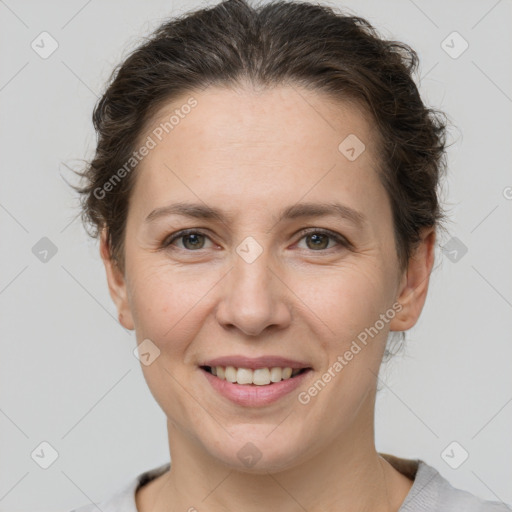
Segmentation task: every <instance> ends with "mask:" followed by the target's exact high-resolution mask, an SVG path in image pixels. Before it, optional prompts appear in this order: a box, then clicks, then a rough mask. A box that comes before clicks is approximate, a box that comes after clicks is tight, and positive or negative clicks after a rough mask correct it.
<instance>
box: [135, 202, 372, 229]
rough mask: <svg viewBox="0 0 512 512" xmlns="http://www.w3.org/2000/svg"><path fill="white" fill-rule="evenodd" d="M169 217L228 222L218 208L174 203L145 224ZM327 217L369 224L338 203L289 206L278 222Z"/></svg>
mask: <svg viewBox="0 0 512 512" xmlns="http://www.w3.org/2000/svg"><path fill="white" fill-rule="evenodd" d="M168 215H181V216H184V217H191V218H194V219H212V220H218V221H220V222H223V223H225V222H226V221H227V220H228V218H227V215H226V214H225V213H223V212H222V211H221V210H219V209H217V208H212V207H210V206H207V205H204V204H194V203H173V204H170V205H167V206H162V207H160V208H156V209H155V210H153V211H152V212H151V213H150V214H149V215H148V216H147V217H146V219H145V221H144V222H145V223H149V222H152V221H154V220H156V219H158V218H161V217H165V216H168ZM326 216H333V217H340V218H342V219H345V220H348V221H350V222H351V223H352V224H354V225H355V226H356V227H357V228H359V229H363V228H364V227H365V225H366V223H367V218H366V217H365V216H364V215H363V214H362V213H361V212H359V211H357V210H354V209H353V208H350V207H349V206H346V205H343V204H340V203H336V202H331V203H297V204H294V205H291V206H288V207H287V208H285V209H284V210H282V211H281V212H280V213H279V216H278V219H277V222H281V221H282V220H285V219H298V218H302V217H326Z"/></svg>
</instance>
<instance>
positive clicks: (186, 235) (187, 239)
mask: <svg viewBox="0 0 512 512" xmlns="http://www.w3.org/2000/svg"><path fill="white" fill-rule="evenodd" d="M175 240H182V241H183V247H179V248H180V249H184V250H187V251H194V250H199V249H205V246H204V244H205V240H209V238H208V236H207V235H205V234H204V233H201V232H200V231H196V230H192V229H185V230H183V231H178V232H177V233H174V234H173V235H171V237H170V238H167V239H166V240H165V241H164V243H163V244H162V246H163V247H168V246H170V245H172V244H173V242H174V241H175Z"/></svg>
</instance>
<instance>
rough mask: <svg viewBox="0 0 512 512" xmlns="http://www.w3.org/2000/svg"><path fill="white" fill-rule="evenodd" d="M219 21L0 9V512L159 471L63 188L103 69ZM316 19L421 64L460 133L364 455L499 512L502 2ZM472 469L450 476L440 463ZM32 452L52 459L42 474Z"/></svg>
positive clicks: (154, 408) (146, 406)
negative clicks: (430, 257) (168, 27)
mask: <svg viewBox="0 0 512 512" xmlns="http://www.w3.org/2000/svg"><path fill="white" fill-rule="evenodd" d="M215 3H216V2H212V1H208V2H196V1H188V0H187V1H175V2H168V1H163V0H151V1H144V2H142V1H139V2H122V1H121V0H118V1H113V0H107V1H106V0H103V1H101V2H100V1H98V0H92V1H91V0H89V1H86V0H73V1H69V0H68V1H64V0H60V1H47V2H37V1H35V0H32V1H28V0H26V1H18V2H16V1H14V0H5V1H0V58H1V66H0V108H1V123H0V140H1V167H0V169H1V173H2V176H1V187H0V225H1V249H2V250H1V267H0V268H1V273H0V312H1V313H0V314H1V332H0V344H1V345H0V347H1V352H0V432H1V437H0V510H2V511H10V512H14V511H26V510H36V511H48V512H49V511H56V510H62V511H65V510H70V509H71V508H74V507H76V506H78V505H81V504H86V503H90V501H91V500H93V501H98V500H100V499H102V498H104V497H106V496H107V495H110V494H111V493H112V492H113V491H114V490H116V489H118V488H120V487H121V486H124V485H125V483H127V482H128V480H129V479H131V478H133V477H134V476H135V475H137V474H138V473H140V472H142V471H145V470H147V469H150V468H153V467H155V466H157V465H160V464H162V463H164V462H166V461H168V458H169V454H168V443H167V437H166V425H165V417H164V415H163V413H162V412H161V410H160V409H159V407H158V405H157V404H156V402H155V401H154V399H153V397H152V395H151V394H150V392H149V390H148V388H147V385H146V383H145V381H144V379H143V376H142V371H141V369H140V363H139V361H138V360H137V359H136V358H135V357H134V355H133V349H134V348H135V334H134V333H133V332H128V331H126V330H125V329H124V328H122V327H121V326H120V324H119V323H118V321H117V314H116V310H115V307H114V304H113V303H112V301H111V299H110V296H109V294H108V289H107V284H106V279H105V272H104V268H103V266H102V263H101V259H100V257H99V253H98V244H97V243H96V242H95V241H93V240H90V239H89V238H88V237H87V236H86V234H85V231H84V229H83V227H82V226H81V224H80V220H79V219H78V218H77V217H76V215H77V213H78V210H77V205H78V201H77V198H76V196H75V194H74V193H73V191H72V190H71V189H70V188H69V186H68V185H67V184H66V183H65V181H64V179H63V178H66V179H67V180H68V181H71V182H73V183H76V181H73V175H72V173H71V172H70V171H69V170H68V167H74V168H79V164H80V159H83V158H90V157H91V156H92V152H93V150H94V144H95V134H94V131H93V127H92V122H91V113H92V109H93V107H94V104H95V102H96V101H97V99H98V97H99V96H100V94H101V92H102V91H103V88H104V85H105V82H106V80H107V79H108V77H109V75H110V72H111V70H112V69H113V67H114V66H115V65H116V64H117V63H118V62H120V61H121V59H122V58H123V57H125V56H126V55H127V53H128V52H129V51H130V50H132V49H133V48H134V47H135V46H136V45H137V44H138V42H139V41H140V38H141V37H142V36H144V35H148V34H149V33H150V32H151V30H152V29H154V28H155V27H156V26H157V25H158V24H160V23H161V22H162V21H163V20H164V19H165V18H167V17H169V16H174V15H176V14H179V13H181V12H184V11H186V10H189V9H192V8H195V7H199V6H204V5H214V4H215ZM327 5H331V6H344V7H346V8H348V9H350V10H352V12H354V13H356V14H358V15H361V16H363V17H366V18H367V19H368V20H369V21H370V22H372V23H373V24H374V25H375V26H376V28H377V29H378V30H379V31H380V33H381V34H382V35H383V36H385V37H387V38H394V39H398V40H401V41H404V42H406V43H408V44H410V45H411V46H412V47H413V48H415V49H416V50H417V51H418V54H419V56H420V59H421V67H420V71H419V73H418V77H417V81H418V83H419V85H420V89H421V93H422V95H423V98H424V99H425V101H426V102H427V103H428V104H429V105H430V106H433V107H436V108H440V109H442V110H445V111H446V112H447V113H448V115H449V116H450V119H451V121H452V123H453V124H454V126H455V128H452V129H450V138H451V139H450V140H451V141H452V142H453V144H452V146H451V147H450V149H449V154H448V157H449V169H448V178H447V180H446V182H445V185H444V196H445V197H444V198H443V200H444V201H445V204H447V205H448V208H449V210H450V215H451V222H450V224H449V226H448V228H449V236H448V237H445V238H444V239H442V240H439V244H438V246H437V247H436V258H437V262H436V268H435V270H434V273H433V275H432V278H431V284H430V289H429V296H428V299H427V303H426V306H425V308H424V311H423V314H422V317H421V319H420V321H419V322H418V324H417V325H416V326H415V327H414V328H413V329H411V330H410V331H409V332H408V333H407V348H406V351H405V352H404V354H403V355H401V356H398V357H396V358H395V360H394V361H393V362H392V363H390V364H389V365H388V367H387V368H386V369H385V371H383V372H382V375H381V377H382V378H383V383H382V387H383V390H382V391H381V392H380V393H379V395H378V401H377V410H376V444H377V449H378V450H379V451H381V452H387V453H392V454H395V455H397V456H400V457H408V458H420V459H423V460H424V461H426V462H427V463H429V464H431V465H433V466H434V467H435V468H436V469H437V470H438V471H439V472H440V473H441V474H442V475H443V476H444V477H446V478H447V479H448V480H449V481H450V482H451V483H452V485H454V486H455V487H459V488H462V489H466V490H468V491H470V492H472V493H474V494H477V495H479V496H481V497H483V498H486V499H489V500H503V501H505V502H506V503H511V502H512V485H511V483H512V442H511V440H510V432H511V431H512V429H511V427H512V372H511V363H512V336H511V330H512V270H511V262H512V229H511V224H512V223H511V217H512V200H511V198H512V188H511V187H512V174H511V171H510V169H511V160H512V158H511V156H512V155H511V151H512V150H511V147H512V145H511V144H510V141H511V140H512V139H511V131H512V130H511V125H512V117H511V110H512V108H511V107H512V87H511V86H512V68H511V64H510V63H511V62H512V58H511V57H512V55H511V53H512V41H511V39H512V35H511V34H512V33H511V31H510V19H512V18H511V14H512V12H511V11H512V4H511V2H510V1H507V0H503V1H496V0H479V1H476V0H474V1H457V2H455V1H454V2H446V1H445V0H436V1H430V0H429V1H424V0H415V1H412V0H395V1H385V2H383V1H357V2H356V1H346V2H343V3H342V2H339V3H338V2H334V1H332V2H330V3H327ZM42 32H47V33H48V34H49V35H50V36H51V39H50V38H48V36H47V35H44V36H40V34H41V33H42ZM454 32H457V34H453V33H454ZM41 37H45V38H47V39H45V41H46V43H45V45H44V46H45V48H46V50H45V51H49V50H51V44H55V43H53V42H52V41H53V40H54V41H56V42H57V44H58V48H57V49H56V50H55V51H54V52H53V53H52V54H51V55H50V56H48V57H47V58H42V56H41V55H40V53H41V52H42V48H39V51H36V50H35V49H33V46H35V44H33V41H36V43H37V41H40V38H41ZM38 38H39V39H38ZM443 41H444V43H443ZM466 45H468V47H467V48H466V49H465V51H462V50H464V48H465V47H466ZM39 46H42V45H41V43H39ZM454 237H455V238H454ZM445 244H448V245H447V248H444V245H445ZM453 244H455V245H453ZM454 247H455V249H456V251H457V255H456V256H454V254H455V253H453V248H454ZM44 251H47V252H46V253H45V252H44ZM465 251H467V252H465ZM43 260H45V261H43ZM454 442H455V443H456V444H452V443H454ZM41 443H48V444H41ZM450 445H451V446H450ZM447 447H448V452H446V451H445V450H446V449H447ZM452 449H453V450H454V451H453V452H452V451H450V450H452ZM465 452H467V453H468V458H467V460H465V461H464V462H463V463H462V464H460V466H459V467H458V468H456V469H454V468H453V467H451V466H450V465H449V464H448V463H447V462H446V461H447V460H448V459H447V457H446V453H449V454H452V457H451V458H452V460H453V459H456V460H459V461H460V460H461V458H463V456H464V454H465ZM41 453H45V457H46V458H47V461H48V462H49V461H50V459H51V457H52V455H53V456H54V458H55V457H57V458H56V460H55V461H54V462H53V464H51V465H50V466H49V467H48V468H47V469H43V468H42V467H41V460H38V457H37V454H41ZM443 453H444V454H445V455H444V456H443ZM48 457H50V459H48ZM40 459H41V457H40ZM452 465H454V464H453V462H452Z"/></svg>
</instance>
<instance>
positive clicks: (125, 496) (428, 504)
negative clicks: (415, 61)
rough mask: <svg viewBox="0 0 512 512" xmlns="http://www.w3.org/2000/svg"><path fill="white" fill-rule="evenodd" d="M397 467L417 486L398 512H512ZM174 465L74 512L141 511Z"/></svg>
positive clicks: (406, 464) (420, 467)
mask: <svg viewBox="0 0 512 512" xmlns="http://www.w3.org/2000/svg"><path fill="white" fill-rule="evenodd" d="M380 455H381V456H382V457H384V458H385V459H386V460H387V461H388V462H389V463H390V464H391V465H392V466H393V467H394V468H396V469H397V470H398V471H400V472H401V473H403V474H404V475H406V476H407V477H409V478H412V479H414V483H413V485H412V487H411V489H410V490H409V492H408V494H407V496H406V498H405V500H404V502H403V503H402V506H401V507H400V510H399V511H398V512H512V507H511V506H509V505H506V504H505V503H503V502H501V501H485V500H483V499H480V498H478V497H477V496H475V495H474V494H471V493H469V492H467V491H463V490H461V489H456V488H454V487H453V486H452V485H450V483H449V482H448V481H447V480H446V479H445V478H444V477H442V476H441V475H440V473H439V472H438V471H437V470H436V469H435V468H433V467H432V466H429V465H428V464H426V463H425V462H423V461H422V460H420V459H402V458H399V457H395V456H394V455H390V454H386V453H380ZM169 468H170V463H166V464H163V465H162V466H159V467H157V468H153V469H150V470H148V471H145V472H143V473H141V474H139V475H138V476H137V477H135V478H134V479H132V480H131V481H130V482H129V483H128V484H127V485H125V486H123V487H122V488H120V489H118V490H117V492H115V493H114V494H112V495H111V496H110V497H108V498H107V499H105V500H103V501H101V502H99V503H98V504H97V505H98V508H97V507H96V505H95V504H93V503H91V504H89V505H85V506H82V507H80V508H78V509H75V510H72V511H70V512H97V511H98V510H101V511H102V512H139V511H138V510H137V507H136V503H135V492H136V490H137V489H138V487H142V486H143V485H144V484H146V483H148V482H149V481H151V480H153V479H154V478H156V477H158V476H160V475H161V474H162V473H165V472H166V471H168V470H169Z"/></svg>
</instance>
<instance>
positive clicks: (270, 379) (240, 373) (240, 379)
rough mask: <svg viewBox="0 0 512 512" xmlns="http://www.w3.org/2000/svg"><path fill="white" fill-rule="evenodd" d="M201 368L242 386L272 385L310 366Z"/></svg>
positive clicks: (305, 370) (294, 375)
mask: <svg viewBox="0 0 512 512" xmlns="http://www.w3.org/2000/svg"><path fill="white" fill-rule="evenodd" d="M200 368H201V370H203V371H205V372H207V373H209V374H210V375H213V376H214V377H216V378H217V379H220V380H225V381H227V382H230V383H232V384H240V385H243V386H250V385H253V386H272V385H274V384H277V383H279V382H281V381H284V380H288V379H293V378H295V377H297V376H299V375H302V374H303V373H305V372H307V371H309V370H311V368H310V367H304V368H291V367H289V366H285V367H280V366H273V367H264V368H254V369H252V368H236V367H234V366H206V365H205V366H200Z"/></svg>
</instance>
